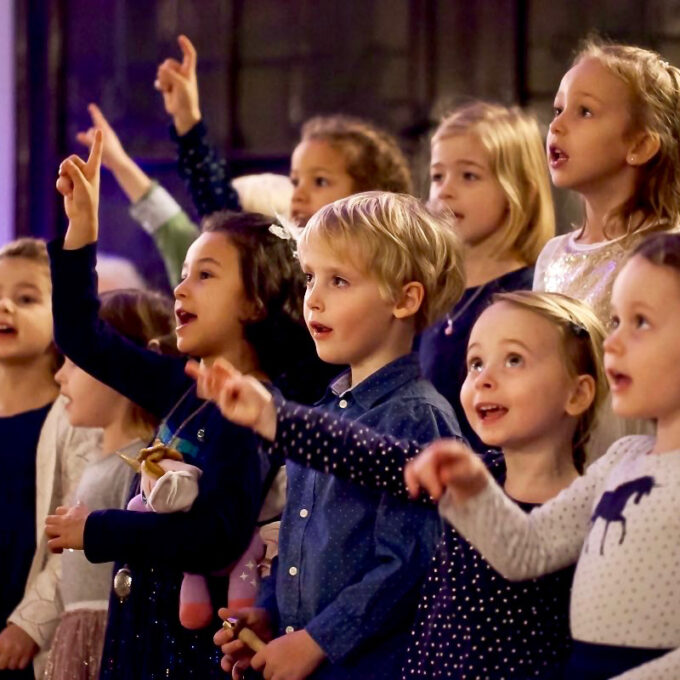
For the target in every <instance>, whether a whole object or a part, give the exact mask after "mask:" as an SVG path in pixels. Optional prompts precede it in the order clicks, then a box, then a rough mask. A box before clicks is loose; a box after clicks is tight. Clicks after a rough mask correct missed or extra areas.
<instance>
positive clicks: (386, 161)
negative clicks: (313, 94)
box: [300, 115, 413, 194]
mask: <svg viewBox="0 0 680 680" xmlns="http://www.w3.org/2000/svg"><path fill="white" fill-rule="evenodd" d="M300 139H301V141H307V140H310V139H316V140H323V141H326V142H328V144H330V145H331V146H332V147H333V148H334V149H337V150H338V151H340V153H341V154H342V155H343V156H344V158H345V162H346V163H347V174H348V175H349V176H350V177H351V178H352V180H353V182H354V190H355V192H357V193H358V192H361V191H370V190H380V191H393V192H395V193H402V194H409V193H411V192H412V190H413V183H412V180H411V170H410V168H409V164H408V161H407V160H406V157H405V156H404V154H403V152H402V151H401V149H400V148H399V144H397V140H396V139H395V138H394V137H392V135H390V134H388V133H387V132H385V131H384V130H381V129H380V128H377V127H375V126H374V125H372V124H371V123H368V122H366V121H364V120H361V119H360V118H353V117H351V116H344V115H335V116H315V117H314V118H310V119H309V120H308V121H307V122H306V123H305V124H304V125H303V126H302V130H301V134H300Z"/></svg>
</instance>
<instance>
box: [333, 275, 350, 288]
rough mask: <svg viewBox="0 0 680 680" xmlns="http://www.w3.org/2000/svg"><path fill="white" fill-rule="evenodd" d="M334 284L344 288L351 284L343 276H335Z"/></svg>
mask: <svg viewBox="0 0 680 680" xmlns="http://www.w3.org/2000/svg"><path fill="white" fill-rule="evenodd" d="M333 285H334V286H335V287H336V288H344V287H345V286H348V285H349V281H347V279H343V278H342V276H334V277H333Z"/></svg>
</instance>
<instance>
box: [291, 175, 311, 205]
mask: <svg viewBox="0 0 680 680" xmlns="http://www.w3.org/2000/svg"><path fill="white" fill-rule="evenodd" d="M308 199H309V192H308V191H307V185H306V184H305V182H303V181H302V180H299V181H298V183H297V184H296V185H295V186H294V187H293V195H292V196H291V199H290V201H291V203H292V205H296V204H301V203H305V201H307V200H308Z"/></svg>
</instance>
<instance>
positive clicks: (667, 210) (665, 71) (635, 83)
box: [573, 38, 680, 233]
mask: <svg viewBox="0 0 680 680" xmlns="http://www.w3.org/2000/svg"><path fill="white" fill-rule="evenodd" d="M584 59H597V60H598V61H599V62H600V63H601V64H602V65H603V66H604V67H605V68H606V69H608V70H609V71H610V72H611V73H613V74H614V75H615V76H617V77H618V78H620V79H621V80H622V81H623V82H624V83H625V84H626V85H627V87H628V90H629V92H630V95H631V98H632V108H631V111H630V113H631V119H632V120H631V122H632V124H633V126H634V127H635V128H637V129H638V130H644V131H646V132H647V133H648V134H650V135H651V136H653V137H655V138H657V139H658V140H659V150H658V151H657V153H656V154H655V155H654V156H653V157H652V158H651V159H650V160H649V161H647V163H645V164H644V165H643V166H641V168H640V173H639V176H638V181H637V184H636V187H635V190H634V193H633V195H632V196H631V197H630V198H629V199H628V200H627V201H625V202H624V203H623V204H622V205H620V206H619V207H618V209H616V210H615V211H614V212H613V213H612V215H611V216H610V219H611V218H614V219H615V218H621V219H623V221H624V222H625V223H626V229H627V231H628V233H632V232H634V231H636V230H638V229H639V228H640V227H641V226H643V225H644V224H645V223H648V222H651V223H653V224H656V223H658V224H666V225H667V226H669V227H672V226H674V225H675V224H676V223H677V222H678V217H679V213H678V211H679V210H680V208H679V206H680V167H678V161H679V160H680V70H679V69H677V68H676V67H675V66H672V65H671V64H669V63H668V62H667V61H665V60H664V59H662V58H661V56H660V55H659V54H658V53H657V52H653V51H652V50H646V49H643V48H641V47H634V46H632V45H616V44H611V43H607V42H604V41H602V40H601V39H597V38H589V39H588V40H587V41H586V42H585V43H584V44H583V45H582V47H581V49H580V50H579V51H578V53H577V55H576V57H575V59H574V62H573V65H574V66H576V64H578V63H579V62H581V61H583V60H584ZM637 211H640V212H642V215H643V218H642V220H641V221H640V222H639V223H638V224H635V225H631V224H630V217H631V216H632V215H633V214H634V213H635V212H637Z"/></svg>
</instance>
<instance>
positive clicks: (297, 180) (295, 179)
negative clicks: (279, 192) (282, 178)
mask: <svg viewBox="0 0 680 680" xmlns="http://www.w3.org/2000/svg"><path fill="white" fill-rule="evenodd" d="M290 183H291V184H292V185H293V186H294V187H296V186H297V185H298V184H300V180H299V179H298V178H297V177H291V178H290Z"/></svg>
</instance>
